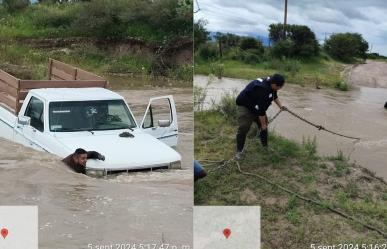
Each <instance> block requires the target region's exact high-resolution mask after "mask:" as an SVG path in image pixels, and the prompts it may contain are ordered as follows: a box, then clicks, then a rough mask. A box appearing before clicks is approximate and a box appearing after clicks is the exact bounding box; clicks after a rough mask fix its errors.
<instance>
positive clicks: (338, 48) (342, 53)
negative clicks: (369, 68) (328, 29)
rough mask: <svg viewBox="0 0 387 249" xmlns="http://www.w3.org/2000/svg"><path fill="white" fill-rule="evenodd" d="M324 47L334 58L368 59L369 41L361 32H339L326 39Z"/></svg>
mask: <svg viewBox="0 0 387 249" xmlns="http://www.w3.org/2000/svg"><path fill="white" fill-rule="evenodd" d="M324 49H325V51H326V52H327V53H328V54H329V55H331V56H332V57H333V58H336V59H339V60H342V61H351V60H353V59H354V58H362V59H366V57H367V51H368V42H367V41H366V40H364V38H363V37H362V35H361V34H359V33H338V34H334V35H331V36H330V37H329V39H328V40H326V42H325V44H324Z"/></svg>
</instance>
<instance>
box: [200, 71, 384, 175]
mask: <svg viewBox="0 0 387 249" xmlns="http://www.w3.org/2000/svg"><path fill="white" fill-rule="evenodd" d="M211 82H212V83H211V84H209V85H208V87H207V96H206V100H205V103H204V108H209V107H210V105H211V103H213V102H215V103H217V102H218V101H219V99H220V96H221V95H223V94H225V93H226V92H233V91H237V92H239V91H240V90H242V89H243V88H244V87H245V86H246V84H248V83H249V81H248V80H239V79H230V78H223V79H221V80H218V79H213V80H212V81H211ZM207 83H208V77H206V76H199V75H197V76H195V77H194V85H196V86H201V87H205V86H206V84H207ZM278 95H279V98H280V99H281V101H282V103H283V104H284V105H286V106H287V107H288V108H289V109H291V110H293V111H294V112H296V113H298V114H300V115H301V116H302V117H304V118H306V119H308V120H310V121H311V122H313V123H316V124H320V125H322V126H324V127H325V128H327V129H330V130H333V131H336V132H338V133H343V134H345V135H348V136H354V137H360V138H361V140H360V141H359V142H357V143H355V142H354V141H353V140H349V139H346V138H341V137H338V136H335V135H331V134H330V133H327V132H324V131H318V130H317V129H316V128H314V127H312V126H310V125H308V124H306V123H303V122H302V121H300V120H298V119H296V118H295V117H293V116H291V115H290V114H289V113H287V112H284V113H281V114H280V115H279V116H278V118H277V119H276V120H274V121H273V123H272V124H271V125H270V128H271V129H274V130H275V131H277V132H278V133H279V134H281V135H282V136H284V137H286V138H289V139H294V140H296V141H298V142H302V140H303V139H305V138H308V137H309V138H313V137H316V139H317V144H318V145H317V149H318V152H319V154H320V155H337V152H338V151H342V152H343V153H344V154H345V155H346V156H350V159H351V160H352V161H354V162H357V163H358V164H360V165H362V166H363V167H366V168H368V169H370V170H371V171H374V172H375V173H376V175H377V176H380V177H383V178H384V179H386V180H387V161H386V156H387V110H385V109H384V108H383V106H384V103H385V102H386V101H387V89H386V88H370V87H356V86H355V87H353V89H352V90H351V91H348V92H340V91H337V90H333V89H320V90H317V89H314V88H307V87H300V86H297V85H290V84H286V85H285V87H284V88H283V89H282V90H281V91H279V93H278ZM277 111H278V108H277V106H276V105H275V104H273V105H272V106H271V107H270V108H269V111H268V115H269V116H273V115H274V114H275V113H276V112H277Z"/></svg>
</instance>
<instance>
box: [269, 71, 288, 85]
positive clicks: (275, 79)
mask: <svg viewBox="0 0 387 249" xmlns="http://www.w3.org/2000/svg"><path fill="white" fill-rule="evenodd" d="M270 81H271V83H273V84H276V85H277V86H283V85H284V84H285V78H284V76H282V75H281V74H277V73H276V74H273V76H271V78H270Z"/></svg>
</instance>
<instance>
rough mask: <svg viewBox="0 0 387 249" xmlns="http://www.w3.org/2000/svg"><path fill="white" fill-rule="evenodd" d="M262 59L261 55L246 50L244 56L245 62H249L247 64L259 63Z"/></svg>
mask: <svg viewBox="0 0 387 249" xmlns="http://www.w3.org/2000/svg"><path fill="white" fill-rule="evenodd" d="M260 61H261V57H259V56H258V55H256V54H253V53H249V52H245V54H244V56H243V62H245V63H247V64H253V65H255V64H257V63H259V62H260Z"/></svg>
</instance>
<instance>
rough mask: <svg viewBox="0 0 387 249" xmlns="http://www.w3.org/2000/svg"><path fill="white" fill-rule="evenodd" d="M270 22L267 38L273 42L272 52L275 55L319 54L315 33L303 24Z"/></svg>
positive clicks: (303, 56)
mask: <svg viewBox="0 0 387 249" xmlns="http://www.w3.org/2000/svg"><path fill="white" fill-rule="evenodd" d="M283 28H284V25H283V24H281V23H277V24H270V26H269V38H270V39H271V40H272V41H273V42H274V46H273V50H272V54H273V55H274V56H276V57H280V56H287V57H295V58H312V57H314V56H317V55H318V54H319V50H320V48H319V45H318V42H317V39H316V36H315V34H314V33H313V32H312V30H310V28H309V27H308V26H305V25H295V24H293V25H289V24H288V25H286V26H285V32H286V39H284V30H283Z"/></svg>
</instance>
